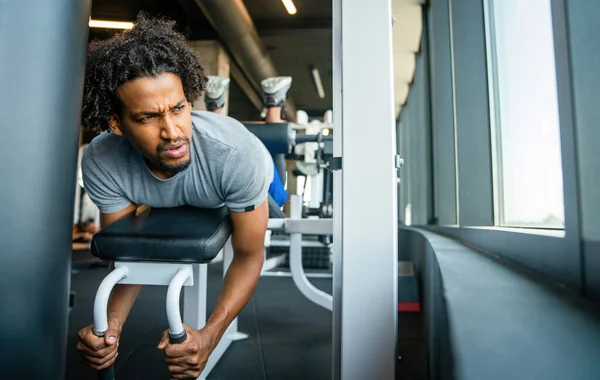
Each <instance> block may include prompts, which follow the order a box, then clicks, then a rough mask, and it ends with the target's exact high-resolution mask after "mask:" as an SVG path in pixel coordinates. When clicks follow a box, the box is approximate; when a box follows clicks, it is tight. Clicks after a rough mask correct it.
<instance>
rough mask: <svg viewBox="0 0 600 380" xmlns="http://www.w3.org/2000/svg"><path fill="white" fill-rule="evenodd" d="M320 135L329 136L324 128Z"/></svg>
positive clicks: (327, 130)
mask: <svg viewBox="0 0 600 380" xmlns="http://www.w3.org/2000/svg"><path fill="white" fill-rule="evenodd" d="M321 133H322V134H323V136H329V129H327V128H325V129H323V131H322V132H321Z"/></svg>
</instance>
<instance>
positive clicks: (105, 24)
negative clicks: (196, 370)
mask: <svg viewBox="0 0 600 380" xmlns="http://www.w3.org/2000/svg"><path fill="white" fill-rule="evenodd" d="M89 26H90V28H105V29H131V28H133V23H132V22H122V21H105V20H92V19H91V18H90V22H89Z"/></svg>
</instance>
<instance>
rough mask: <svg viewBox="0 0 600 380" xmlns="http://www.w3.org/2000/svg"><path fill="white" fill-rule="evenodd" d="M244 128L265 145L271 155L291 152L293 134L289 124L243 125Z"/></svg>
mask: <svg viewBox="0 0 600 380" xmlns="http://www.w3.org/2000/svg"><path fill="white" fill-rule="evenodd" d="M244 126H245V127H246V128H248V130H249V131H250V132H252V133H253V134H254V135H255V136H256V137H258V138H259V140H260V141H262V143H263V144H265V146H266V147H267V149H268V150H269V152H271V154H280V153H289V152H291V151H292V146H293V144H294V139H295V132H294V130H293V129H292V125H291V124H290V123H260V124H259V123H244Z"/></svg>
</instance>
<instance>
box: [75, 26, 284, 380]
mask: <svg viewBox="0 0 600 380" xmlns="http://www.w3.org/2000/svg"><path fill="white" fill-rule="evenodd" d="M206 83H207V79H206V77H205V75H204V68H203V66H202V64H201V62H200V61H199V59H198V58H197V57H196V55H195V54H194V53H193V51H192V50H191V49H190V48H189V47H188V44H187V43H186V41H185V39H184V38H183V36H181V35H180V34H178V33H177V32H176V31H175V25H174V23H173V22H171V21H168V20H163V19H148V18H146V17H145V16H143V15H141V16H140V17H138V19H137V21H136V24H135V26H134V27H133V29H131V30H129V31H125V32H123V33H121V34H118V35H116V36H114V37H113V38H111V39H109V40H106V41H102V42H94V43H92V44H91V45H90V49H89V52H88V57H87V63H86V73H85V84H84V98H83V108H82V122H83V124H84V126H85V127H87V128H92V129H95V130H98V131H101V132H102V133H101V134H100V135H99V136H98V137H96V138H95V139H94V140H93V141H92V142H91V144H90V145H89V147H88V149H86V151H85V154H84V157H83V160H82V171H83V179H84V184H85V188H86V191H87V192H88V194H89V196H90V198H91V199H92V200H93V201H94V203H95V204H96V205H97V206H98V208H99V209H100V212H101V218H100V219H101V225H102V227H105V226H107V225H109V224H110V223H113V222H115V221H116V220H118V219H119V218H121V217H123V216H125V215H127V214H130V213H139V212H140V211H141V210H143V209H144V208H148V207H175V206H181V205H184V204H188V205H192V206H196V207H205V208H211V207H221V206H223V205H225V206H226V207H227V208H228V209H229V213H230V215H231V220H232V224H233V235H232V243H233V248H234V258H233V261H232V263H231V266H230V267H229V270H228V271H227V274H226V277H225V278H224V284H223V288H222V291H221V294H220V296H219V298H218V301H217V304H216V306H215V308H214V311H213V312H212V314H211V315H210V317H209V318H208V321H207V322H206V325H205V326H204V327H202V328H201V329H200V330H194V329H191V328H190V327H189V326H185V329H186V331H187V336H188V338H187V340H186V341H185V342H184V343H182V344H175V345H171V344H170V343H169V340H168V332H167V330H165V331H164V332H163V335H162V340H161V342H160V344H159V345H158V349H161V350H164V352H165V360H166V362H167V364H168V369H169V371H170V372H171V374H172V378H174V379H188V378H196V377H198V376H199V375H200V373H201V371H202V369H203V368H204V366H205V364H206V361H207V359H208V357H209V355H210V353H211V352H212V351H213V349H214V348H215V347H216V346H217V344H218V342H219V340H220V339H221V337H222V336H223V334H224V333H225V330H226V329H227V326H228V325H229V324H230V323H231V321H232V320H233V319H234V318H235V317H236V316H237V315H238V314H239V312H240V311H241V310H242V308H243V307H244V306H245V305H246V303H247V302H248V300H249V298H250V296H251V295H252V293H253V291H254V289H255V286H256V284H257V282H258V279H259V277H260V272H261V268H262V265H263V249H264V247H263V245H264V235H265V231H266V228H267V221H268V208H267V196H268V193H267V191H268V187H269V183H270V181H271V179H272V177H273V164H272V161H271V157H270V155H269V152H268V151H267V150H266V148H265V147H264V145H263V144H262V143H261V142H260V141H259V140H258V139H257V138H256V137H255V136H254V135H253V134H251V133H250V132H249V131H248V130H247V129H246V128H245V127H244V126H243V125H242V124H240V123H239V122H237V121H235V120H233V119H231V118H228V117H225V116H221V115H218V114H215V113H210V112H192V111H191V103H192V101H193V100H195V99H197V98H198V97H199V96H200V94H201V92H202V91H203V90H204V89H205V86H206ZM140 290H141V286H138V285H117V287H115V289H114V290H113V293H112V295H111V298H110V301H109V305H108V320H109V329H108V330H107V331H106V334H105V337H103V338H98V337H96V336H94V335H93V333H92V327H93V326H91V325H90V326H87V327H85V328H83V329H82V330H81V331H80V332H79V343H78V345H77V347H78V349H79V350H80V352H81V353H82V354H83V356H84V358H85V360H86V361H87V362H88V363H89V365H90V366H91V367H92V368H94V369H96V370H99V369H103V368H106V367H108V366H110V365H112V364H113V363H114V361H115V358H116V356H117V347H118V342H119V337H120V333H121V331H122V328H123V325H124V324H125V321H126V319H127V316H128V315H129V311H130V309H131V307H132V305H133V303H134V302H135V299H136V297H137V296H138V294H139V292H140Z"/></svg>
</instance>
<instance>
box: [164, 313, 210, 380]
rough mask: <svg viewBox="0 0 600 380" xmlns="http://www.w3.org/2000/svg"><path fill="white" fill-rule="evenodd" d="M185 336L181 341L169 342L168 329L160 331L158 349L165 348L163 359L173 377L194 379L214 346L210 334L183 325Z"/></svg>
mask: <svg viewBox="0 0 600 380" xmlns="http://www.w3.org/2000/svg"><path fill="white" fill-rule="evenodd" d="M183 328H184V329H185V332H186V333H187V338H186V339H185V341H184V342H183V343H178V344H171V343H169V330H165V331H163V333H162V338H161V340H160V343H159V344H158V347H157V348H158V349H159V350H165V361H166V362H167V365H168V367H169V372H171V376H172V377H173V379H196V378H198V377H200V374H201V373H202V370H204V366H206V362H207V361H208V357H209V356H210V354H211V353H212V351H213V350H214V348H215V345H214V342H213V341H212V339H211V337H210V335H209V334H208V333H207V332H205V331H203V330H194V329H192V328H191V327H189V326H187V325H185V324H184V325H183Z"/></svg>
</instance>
